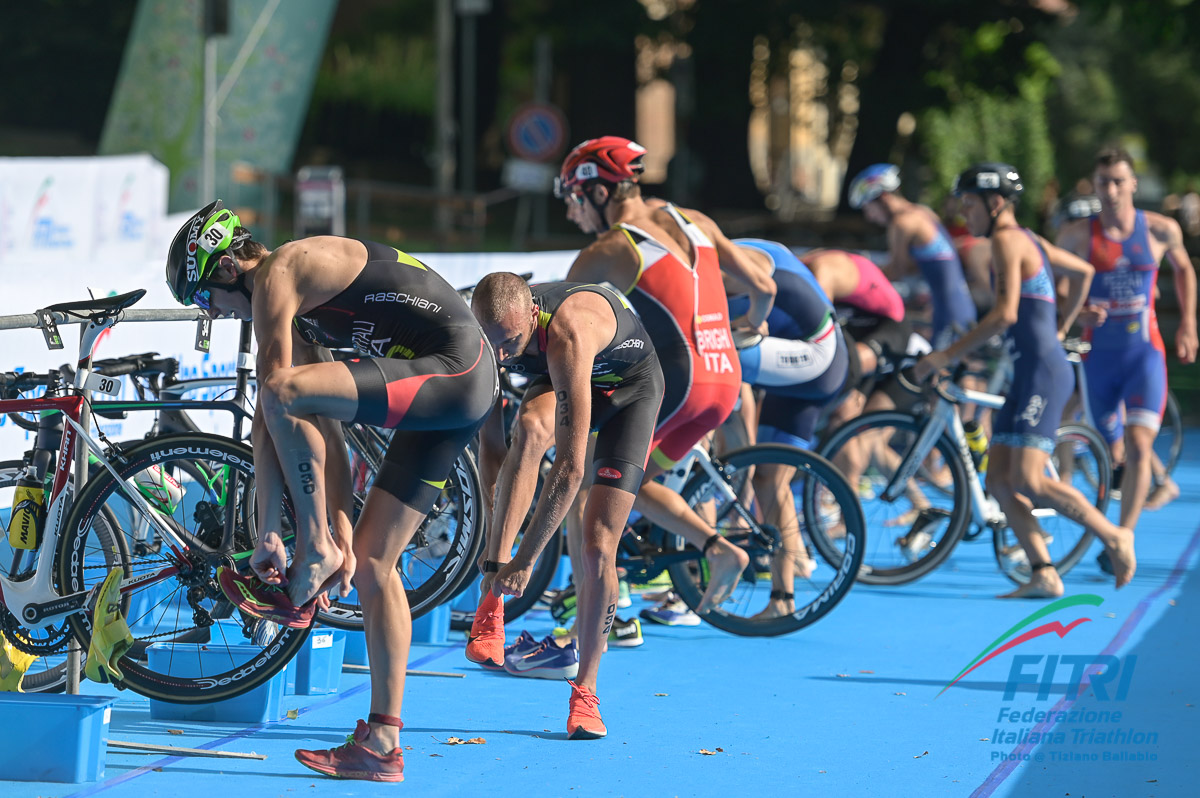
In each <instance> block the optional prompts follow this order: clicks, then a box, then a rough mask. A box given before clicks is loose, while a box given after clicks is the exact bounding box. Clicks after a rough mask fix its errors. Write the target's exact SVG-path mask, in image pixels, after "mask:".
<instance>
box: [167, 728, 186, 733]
mask: <svg viewBox="0 0 1200 798" xmlns="http://www.w3.org/2000/svg"><path fill="white" fill-rule="evenodd" d="M167 734H183V729H167Z"/></svg>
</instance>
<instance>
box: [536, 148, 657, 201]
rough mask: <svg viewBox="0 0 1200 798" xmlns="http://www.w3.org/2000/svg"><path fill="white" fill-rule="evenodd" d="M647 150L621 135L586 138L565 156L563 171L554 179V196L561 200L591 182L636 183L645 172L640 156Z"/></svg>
mask: <svg viewBox="0 0 1200 798" xmlns="http://www.w3.org/2000/svg"><path fill="white" fill-rule="evenodd" d="M645 154H646V148H645V147H643V146H642V145H641V144H638V143H637V142H635V141H630V140H629V139H623V138H621V137H620V136H601V137H600V138H598V139H588V140H587V141H585V142H583V143H582V144H580V145H579V146H577V147H576V148H575V149H573V150H571V151H570V152H569V153H567V157H566V160H564V161H563V165H562V170H561V171H560V172H559V175H558V177H556V178H555V179H554V196H555V197H558V198H559V199H564V198H565V197H566V196H567V195H568V194H570V193H571V191H572V190H573V189H574V188H575V187H576V186H579V185H582V184H584V183H587V182H588V181H590V180H604V181H606V182H608V183H620V182H621V181H623V180H633V181H635V182H636V181H637V179H638V177H639V176H640V175H641V174H642V172H643V171H644V170H645V168H646V167H645V165H644V164H643V163H642V157H643V156H644V155H645Z"/></svg>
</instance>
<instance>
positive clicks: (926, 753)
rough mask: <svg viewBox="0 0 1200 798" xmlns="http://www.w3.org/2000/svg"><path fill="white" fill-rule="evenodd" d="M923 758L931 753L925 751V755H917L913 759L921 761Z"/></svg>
mask: <svg viewBox="0 0 1200 798" xmlns="http://www.w3.org/2000/svg"><path fill="white" fill-rule="evenodd" d="M923 756H929V752H928V751H925V752H924V753H921V754H917V755H916V756H914V757H913V759H920V758H921V757H923Z"/></svg>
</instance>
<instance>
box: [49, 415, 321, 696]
mask: <svg viewBox="0 0 1200 798" xmlns="http://www.w3.org/2000/svg"><path fill="white" fill-rule="evenodd" d="M185 459H196V460H202V461H203V462H205V463H217V464H219V466H220V467H226V468H231V469H233V470H235V471H237V472H238V473H239V474H240V475H241V477H243V479H241V484H242V488H241V491H240V492H239V493H238V494H237V495H235V496H229V497H228V500H229V501H234V502H237V503H238V504H237V506H238V509H240V510H241V509H247V508H249V509H251V512H252V508H253V507H254V504H253V501H254V497H253V473H254V466H253V457H252V453H251V451H250V448H249V447H248V446H246V445H244V444H242V443H239V442H237V441H234V440H231V439H228V438H223V437H220V436H217V435H207V434H192V433H185V434H178V435H164V436H160V437H155V438H152V439H150V440H148V441H145V442H143V443H141V444H138V445H136V446H134V447H132V448H130V449H128V450H125V451H123V452H122V453H121V457H120V459H119V460H117V461H115V462H114V463H113V466H114V468H115V470H116V471H117V473H118V474H119V475H120V477H121V479H122V480H125V479H129V478H131V477H133V476H134V475H135V474H137V473H138V472H140V471H143V470H146V469H148V468H150V467H151V466H160V467H164V466H168V467H169V466H170V465H171V464H172V463H173V462H176V461H182V460H185ZM181 486H182V487H181V488H180V490H181V492H182V494H183V497H182V498H181V499H180V500H179V503H178V505H177V506H175V507H169V508H168V509H170V512H171V515H172V517H175V516H183V518H182V520H181V518H178V517H176V518H175V521H176V522H177V523H180V524H181V525H183V526H185V527H187V528H188V529H191V528H192V527H193V523H191V522H189V520H188V519H187V518H186V515H187V510H188V509H191V510H192V511H193V512H192V515H193V517H194V518H195V519H197V520H195V521H194V525H195V526H196V527H197V530H196V531H197V532H198V535H199V536H203V535H205V534H208V533H209V532H210V531H211V530H203V529H199V527H200V526H201V525H202V522H201V521H200V520H198V519H199V517H200V516H201V514H202V511H201V508H200V505H199V502H200V501H204V500H205V499H207V498H211V495H210V494H208V493H206V492H205V488H202V487H200V486H198V485H197V484H196V483H194V482H190V481H189V482H188V483H181ZM110 499H113V500H114V505H115V507H110V509H113V510H114V512H115V508H116V507H120V508H122V512H119V513H116V516H117V518H118V527H119V526H120V518H121V517H122V515H123V512H124V509H125V508H128V507H132V504H131V503H129V502H128V500H127V499H126V498H125V497H124V494H123V492H122V491H121V489H120V488H118V485H117V481H116V480H115V479H114V478H113V476H112V475H111V474H110V473H109V472H108V470H107V469H104V470H101V471H99V472H98V473H96V475H95V476H94V477H92V478H91V479H89V480H88V482H87V483H86V484H85V485H84V487H83V490H82V491H80V494H79V497H78V499H77V500H76V501H74V502H73V503H72V506H71V509H70V512H69V514H68V516H67V520H66V522H65V524H64V530H65V534H64V535H63V536H62V537H61V538H60V539H59V546H58V551H57V562H56V570H57V572H58V577H59V583H60V585H62V586H63V589H64V591H65V592H66V593H76V592H79V591H82V590H87V589H89V588H90V587H91V586H92V585H94V584H95V582H96V581H98V580H99V579H103V577H104V575H106V574H107V573H108V570H109V568H110V567H111V566H112V565H113V560H112V557H111V552H109V551H107V550H106V549H105V547H104V544H103V543H102V542H101V543H100V544H99V546H96V544H92V543H89V537H90V535H91V532H92V530H93V523H94V519H95V518H96V517H97V514H99V513H100V512H101V510H102V509H103V508H104V507H106V506H109V505H108V501H109V500H110ZM161 507H163V505H160V508H161ZM283 509H284V512H285V520H286V519H287V518H288V517H290V507H289V506H288V505H287V504H286V498H285V507H284V508H283ZM159 512H160V513H162V514H164V515H165V514H166V513H165V510H163V509H160V510H159ZM132 517H133V515H132V514H131V518H132ZM247 518H248V516H247V514H246V513H244V512H241V513H239V514H238V524H239V529H238V534H237V535H235V540H234V550H233V551H223V552H218V553H217V554H215V555H213V557H212V558H211V559H208V560H206V561H204V562H200V561H199V560H196V561H194V562H192V563H191V564H190V566H189V567H190V571H188V570H186V569H185V570H183V571H181V572H180V573H179V574H177V575H175V576H172V577H167V578H166V579H164V580H162V581H161V582H159V583H158V584H159V585H160V587H165V588H166V589H169V590H173V592H172V593H171V596H170V597H169V600H168V603H167V607H166V609H164V610H162V615H161V616H160V620H159V621H158V622H156V625H155V626H154V627H153V633H152V634H150V635H146V636H142V637H141V639H138V637H137V633H136V632H135V642H136V644H135V646H134V648H133V649H131V651H130V652H128V653H126V654H125V655H124V656H123V657H122V658H121V660H120V667H121V669H122V671H123V673H124V678H123V679H122V680H121V681H120V682H119V685H118V686H121V687H127V688H129V689H130V690H133V691H134V692H135V693H138V694H140V695H144V696H147V697H149V698H156V699H159V700H161V701H168V702H172V703H180V704H193V703H207V702H210V701H219V700H223V699H228V698H233V697H235V696H238V695H241V694H243V693H245V692H247V691H249V690H253V689H254V688H255V687H258V686H259V685H261V684H263V683H264V682H266V681H267V680H268V679H270V678H271V677H272V676H273V675H274V674H276V673H277V672H279V670H280V669H282V668H283V667H284V666H285V665H287V663H288V661H289V660H290V659H291V658H292V656H293V655H294V654H295V653H296V652H297V651H299V649H300V647H301V646H302V645H303V644H304V642H305V640H306V639H307V637H308V633H309V630H308V629H288V628H280V627H276V626H275V625H274V624H270V623H269V622H266V621H261V620H259V619H252V618H250V617H249V616H241V617H240V618H239V617H238V614H237V613H236V611H234V610H233V607H232V605H231V604H229V602H228V601H227V600H226V599H224V596H223V594H221V592H220V588H219V587H217V586H216V583H215V579H214V578H213V576H214V571H215V565H216V564H218V563H220V564H225V565H233V564H234V560H233V556H234V555H236V554H241V555H242V557H241V559H242V561H243V562H244V561H245V554H246V553H247V552H248V551H249V550H250V547H252V546H253V542H254V541H253V540H252V539H251V538H250V534H249V532H248V528H249V525H248V523H247V520H246V519H247ZM119 539H120V540H122V541H123V536H119ZM194 551H195V550H194ZM158 554H159V552H157V551H153V552H151V553H149V554H147V555H146V556H145V559H144V561H141V562H139V561H138V557H137V556H136V555H131V554H129V553H128V548H127V547H126V552H125V553H123V554H122V555H121V559H120V561H119V563H118V564H119V565H120V566H121V567H122V568H123V570H124V572H125V575H126V576H127V577H130V576H133V575H134V574H135V571H139V569H145V570H140V573H146V572H148V571H149V570H150V569H153V572H154V573H158V572H159V571H160V570H161V569H162V567H163V566H164V565H165V564H174V565H176V566H178V565H180V563H179V562H178V561H174V560H173V559H168V557H173V555H164V556H162V557H158V556H157V555H158ZM97 555H98V556H97ZM98 559H102V560H103V562H98V561H97V560H98ZM88 571H91V575H92V577H93V578H92V579H90V580H89V578H88V576H89V574H88ZM172 580H174V581H173V582H172ZM145 584H146V585H150V584H151V580H147V582H146V583H145ZM185 587H186V588H188V589H189V590H191V591H197V590H199V591H201V592H202V595H201V596H200V597H199V598H197V599H196V600H195V603H193V602H192V600H191V598H190V597H189V600H188V607H187V609H186V610H185V609H184V607H183V598H184V597H185V596H186V591H185V593H184V595H183V596H181V595H180V593H181V591H184V588H185ZM143 589H146V588H143ZM135 592H137V591H136V590H135V591H131V594H132V593H135ZM128 600H132V595H125V596H123V600H122V608H123V610H126V611H128V609H127V608H128V603H127V601H128ZM161 604H162V602H161V601H160V602H159V606H161ZM173 606H178V608H179V609H178V610H173V609H172V607H173ZM181 611H182V612H188V611H191V614H190V615H188V616H187V617H188V620H189V621H191V622H193V623H194V624H195V625H194V626H192V627H189V628H188V629H183V630H181V629H179V628H178V626H176V628H175V629H174V630H168V631H167V632H162V633H159V632H157V630H158V629H159V628H161V626H162V624H163V623H166V624H167V625H168V626H169V625H170V624H171V621H170V620H169V615H168V613H170V612H174V613H175V617H176V620H175V623H176V624H178V623H179V620H178V619H179V618H180V617H182V616H181V614H180V613H181ZM201 613H206V614H207V616H208V618H207V620H208V621H210V622H211V625H209V626H204V625H203V624H202V623H201V621H200V620H198V616H199V615H200V614H201ZM222 615H227V616H228V617H224V618H223V617H220V616H222ZM223 620H227V621H229V622H230V623H229V625H225V626H223V625H222V624H221V621H223ZM68 623H69V624H70V626H71V631H72V633H73V634H74V635H75V636H76V638H77V639H78V640H79V642H80V645H81V646H82V647H83V649H84V650H87V648H88V646H89V644H90V642H91V619H90V618H89V617H88V616H87V615H86V614H84V613H79V614H76V615H72V616H70V618H68ZM238 627H240V629H241V636H242V637H244V638H245V639H246V642H245V643H237V645H239V648H238V649H237V650H236V651H235V650H234V649H233V648H232V647H231V644H230V636H232V635H234V634H235V633H236V630H237V628H238ZM214 630H215V631H214ZM164 637H166V638H169V640H167V641H165V642H163V643H162V644H161V645H163V646H165V647H166V649H167V651H169V655H166V654H165V655H164V656H166V657H167V665H166V668H165V671H166V672H163V669H158V670H156V669H154V668H152V667H151V665H150V659H151V653H150V651H149V650H148V649H149V646H150V645H151V642H150V641H152V640H155V639H159V638H164ZM198 642H207V649H208V650H209V651H214V650H215V651H218V652H222V651H223V654H222V656H223V657H224V656H227V657H228V660H229V667H227V668H225V669H224V670H221V669H220V668H223V667H224V665H223V664H222V665H221V666H217V668H218V670H217V671H216V672H208V673H205V672H204V671H203V670H201V672H200V673H199V674H188V673H185V672H183V669H184V668H185V667H186V665H185V663H184V660H186V659H187V657H186V656H183V655H181V656H180V657H179V659H180V662H181V665H180V671H176V672H172V668H173V667H174V663H175V656H174V655H175V653H176V651H177V650H178V647H179V646H185V645H194V644H195V643H198ZM222 644H224V648H223V649H222ZM255 649H257V650H255ZM195 650H196V651H197V652H198V651H199V650H200V649H199V647H197V648H196V649H195ZM251 651H253V652H254V653H249V652H251ZM182 653H183V654H191V653H192V651H191V650H189V649H183V650H182ZM198 656H199V655H198V653H197V654H194V655H193V656H192V658H193V659H198ZM187 664H190V663H187Z"/></svg>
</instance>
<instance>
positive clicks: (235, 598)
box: [217, 566, 317, 629]
mask: <svg viewBox="0 0 1200 798" xmlns="http://www.w3.org/2000/svg"><path fill="white" fill-rule="evenodd" d="M217 584H219V585H220V586H221V592H222V593H224V594H225V598H227V599H229V600H230V601H232V602H233V604H234V606H236V607H237V608H238V609H239V610H241V611H242V612H244V613H246V614H247V615H253V616H254V617H255V618H262V619H264V620H267V621H274V622H275V623H277V624H279V625H280V626H287V627H290V628H292V629H307V628H308V627H309V626H311V625H312V622H313V617H314V616H316V614H317V600H316V599H315V598H314V599H312V600H311V601H309V602H308V603H307V604H305V605H304V606H302V607H297V606H296V605H295V604H293V603H292V600H291V599H290V598H288V594H287V591H286V590H284V589H283V588H279V587H275V586H274V585H268V584H267V583H266V582H264V581H262V580H261V579H259V578H258V577H257V576H242V575H241V574H239V573H237V572H236V571H234V570H233V569H232V568H226V567H224V566H222V567H220V568H218V569H217Z"/></svg>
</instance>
